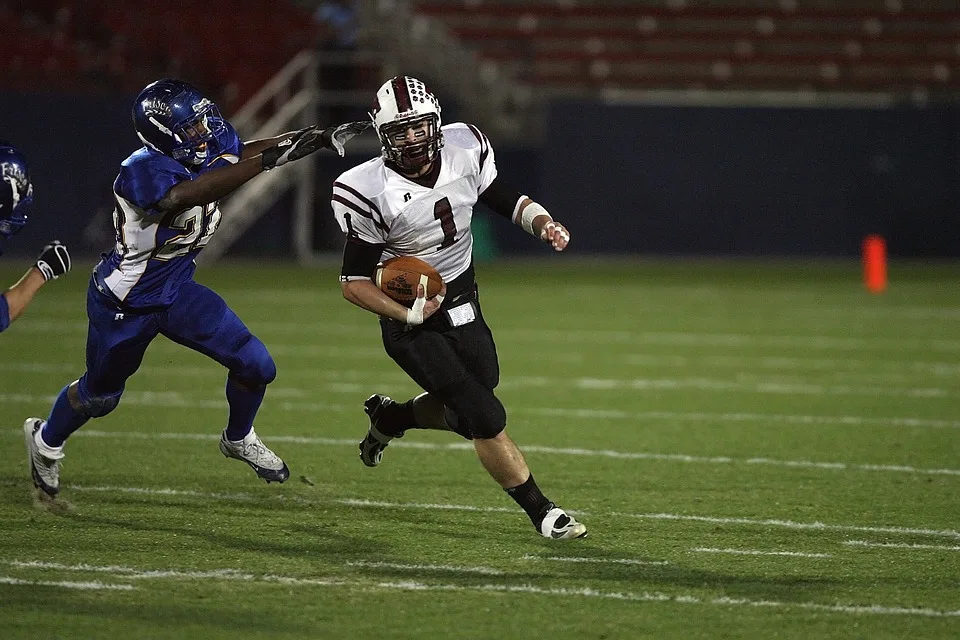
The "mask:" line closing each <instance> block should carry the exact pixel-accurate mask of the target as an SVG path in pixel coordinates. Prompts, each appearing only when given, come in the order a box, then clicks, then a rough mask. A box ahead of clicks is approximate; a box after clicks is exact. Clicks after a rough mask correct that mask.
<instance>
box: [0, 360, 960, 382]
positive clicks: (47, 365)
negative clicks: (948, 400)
mask: <svg viewBox="0 0 960 640" xmlns="http://www.w3.org/2000/svg"><path fill="white" fill-rule="evenodd" d="M576 360H577V361H578V362H584V361H585V358H583V357H578V358H576ZM620 360H621V361H622V362H624V363H625V364H627V365H632V366H646V367H670V368H688V367H690V368H692V367H697V368H700V367H708V368H712V369H716V368H724V369H735V370H736V371H737V372H740V373H743V372H751V371H756V372H770V371H776V372H783V371H791V372H797V373H800V372H810V373H822V374H831V373H845V374H855V375H857V376H861V377H862V376H870V375H876V376H880V377H887V378H889V379H892V380H910V379H912V378H915V377H916V376H915V374H917V373H923V374H929V375H932V376H938V377H946V376H957V375H960V365H958V364H956V363H954V362H935V361H914V360H900V359H896V360H863V359H854V358H804V357H789V356H746V355H729V356H717V355H693V356H683V355H676V354H660V353H629V354H624V355H621V356H620ZM82 367H83V364H82V362H79V361H77V362H35V361H18V362H5V363H4V369H5V370H7V371H17V372H21V373H64V374H71V373H78V369H81V368H82ZM220 370H221V369H220V368H219V365H217V364H216V363H214V362H212V361H211V362H210V363H209V364H207V365H206V366H204V365H172V364H168V365H151V364H144V365H142V366H141V367H140V369H139V370H138V371H140V372H142V373H149V374H150V375H160V376H170V377H183V376H207V375H210V374H211V373H212V372H216V371H220ZM283 374H284V375H285V376H303V377H310V378H313V379H335V380H343V379H344V378H353V379H355V380H356V381H358V382H373V381H375V382H381V381H391V382H393V381H400V380H406V379H407V377H406V375H405V374H403V373H401V372H396V373H393V372H390V371H378V372H377V375H376V377H375V378H374V379H373V380H371V376H370V371H369V370H358V369H344V368H339V367H338V368H335V369H329V370H326V369H322V368H318V367H290V366H284V367H283ZM535 377H538V376H535ZM521 378H529V376H519V375H516V376H505V377H504V379H515V380H518V379H521Z"/></svg>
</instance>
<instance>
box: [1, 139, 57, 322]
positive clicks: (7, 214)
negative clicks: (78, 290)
mask: <svg viewBox="0 0 960 640" xmlns="http://www.w3.org/2000/svg"><path fill="white" fill-rule="evenodd" d="M0 180H2V181H0V255H2V254H3V246H4V243H5V242H6V241H7V240H9V239H10V238H12V237H13V236H15V235H16V234H17V233H19V232H20V230H21V229H23V228H24V227H25V226H26V225H27V218H28V216H29V214H30V208H31V207H32V206H33V184H31V182H30V168H29V166H27V159H26V158H25V157H24V156H23V154H22V153H20V151H19V150H18V149H17V148H16V147H14V146H13V145H10V144H7V143H5V142H0ZM69 270H70V253H69V252H68V251H67V248H66V247H65V246H64V245H62V244H60V243H59V242H57V241H56V240H54V241H53V242H51V243H49V244H48V245H47V246H45V247H44V248H43V251H41V252H40V257H39V258H37V261H36V263H35V264H34V265H33V266H32V267H30V269H29V270H28V271H27V272H26V273H25V274H23V277H22V278H20V280H18V281H17V283H16V284H15V285H13V286H12V287H10V288H9V289H7V290H6V291H4V292H3V294H2V295H0V331H3V330H4V329H6V328H7V327H9V326H10V323H11V322H13V321H14V320H16V319H17V318H19V317H20V314H22V313H23V311H24V309H26V308H27V306H29V304H30V302H32V301H33V296H35V295H36V294H37V292H38V291H40V287H42V286H43V285H44V284H46V283H47V282H49V281H50V280H55V279H57V278H59V277H60V276H62V275H63V274H65V273H66V272H67V271H69Z"/></svg>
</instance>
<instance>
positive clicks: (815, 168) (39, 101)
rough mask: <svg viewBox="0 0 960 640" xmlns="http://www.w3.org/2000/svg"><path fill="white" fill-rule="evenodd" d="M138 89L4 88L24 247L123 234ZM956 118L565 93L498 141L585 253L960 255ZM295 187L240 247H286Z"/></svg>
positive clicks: (322, 244) (92, 246) (321, 242)
mask: <svg viewBox="0 0 960 640" xmlns="http://www.w3.org/2000/svg"><path fill="white" fill-rule="evenodd" d="M132 97H133V96H129V97H127V96H96V97H94V96H69V97H65V96H59V95H53V94H40V93H37V94H26V93H3V94H0V122H2V123H3V126H2V131H3V134H2V135H3V136H4V137H6V138H7V139H8V140H9V141H10V142H12V143H14V144H15V145H17V146H19V147H20V148H21V149H22V150H23V151H24V152H25V153H26V154H27V157H28V158H29V160H30V163H31V171H32V176H33V181H34V185H35V190H36V198H35V200H36V206H35V209H34V215H33V216H32V219H31V221H30V224H29V225H28V226H27V228H26V229H25V230H24V232H23V233H22V234H20V236H18V239H17V242H15V243H11V245H12V246H11V247H10V251H11V252H16V250H18V249H19V250H21V251H25V250H27V249H32V248H34V247H36V246H40V245H41V244H42V243H43V242H45V241H46V240H48V239H49V238H52V237H59V238H61V239H65V240H69V242H70V243H71V249H72V250H75V251H76V252H77V253H78V254H81V255H83V254H88V255H95V254H97V253H99V252H100V251H102V250H105V249H107V248H109V247H110V246H111V244H112V241H111V239H110V228H109V213H110V210H111V209H112V206H113V201H112V195H111V185H112V182H113V179H114V177H115V175H116V173H117V170H118V165H119V163H120V161H122V160H123V159H124V158H125V157H126V156H127V155H128V154H129V153H130V152H131V151H133V150H134V149H135V148H137V147H139V146H140V143H139V141H138V139H137V138H136V135H135V134H134V132H133V127H132V125H131V121H130V112H129V108H130V101H131V100H132ZM958 128H960V108H958V107H952V108H951V107H938V108H925V109H917V108H910V107H904V108H893V109H859V108H857V109H852V108H851V109H839V108H837V109H801V108H762V107H744V108H726V107H724V108H720V107H633V106H631V107H626V106H605V105H603V104H598V103H595V102H584V103H578V102H560V103H556V104H553V105H552V106H551V109H550V113H549V120H548V134H547V136H546V142H545V143H544V144H543V145H541V146H539V147H535V148H509V147H503V148H501V147H499V146H498V144H497V141H496V140H493V141H492V142H493V144H494V148H495V150H496V153H497V163H498V167H499V169H500V175H501V176H502V177H503V178H504V179H506V180H509V181H510V182H511V183H513V184H514V185H515V186H516V187H517V188H518V190H520V191H522V192H524V193H528V194H530V195H531V196H533V197H535V198H536V199H537V200H538V201H540V202H541V203H543V204H544V205H545V206H546V207H547V208H548V209H549V210H550V211H551V212H552V213H553V214H554V216H555V217H556V218H558V219H559V220H562V221H563V222H564V223H566V224H567V225H568V226H569V227H570V229H571V230H572V231H573V232H574V234H575V237H576V242H575V243H574V244H573V245H571V251H573V252H575V253H581V254H583V253H589V254H606V253H616V254H622V253H642V254H664V255H717V256H727V255H746V256H812V257H823V256H853V255H856V254H857V253H858V252H859V249H860V243H861V241H862V238H863V236H864V235H865V234H867V233H880V234H882V235H883V236H884V237H885V238H886V239H887V242H888V246H889V249H890V252H891V255H893V256H899V257H958V256H960V215H958V214H960V148H958ZM364 159H366V158H365V157H361V156H348V157H347V158H346V159H341V158H336V157H333V156H327V155H324V156H323V158H322V160H321V162H320V172H319V174H318V184H319V189H320V201H319V202H318V210H317V226H318V231H319V233H320V237H319V238H318V239H317V243H316V244H317V246H318V248H321V249H331V250H334V249H335V248H336V247H337V246H338V245H339V237H338V235H337V234H338V230H337V228H336V225H335V223H334V222H333V219H332V214H331V213H330V210H329V206H328V205H327V202H326V200H327V197H328V196H329V193H330V183H331V182H332V180H333V178H334V177H336V175H338V174H339V173H340V172H341V171H343V170H344V169H346V168H347V167H349V166H352V165H353V164H355V163H356V162H359V161H361V160H364ZM286 200H288V199H284V200H281V202H280V203H278V205H277V207H275V209H274V211H273V212H272V213H271V214H269V215H268V216H265V217H264V218H263V219H261V220H260V221H259V222H258V223H257V224H256V225H255V226H254V228H253V229H252V230H251V232H250V233H248V234H247V236H246V238H245V240H243V241H241V242H240V243H238V245H237V246H236V247H235V248H234V249H233V250H232V253H233V254H250V253H257V254H270V255H277V256H278V257H282V256H284V255H286V254H287V253H288V247H289V236H290V233H289V225H290V215H289V213H288V211H289V202H287V201H286ZM491 218H493V217H492V216H491ZM491 226H492V230H493V233H494V236H495V238H496V245H497V247H498V250H499V251H500V252H501V253H508V254H509V253H519V252H525V251H538V250H540V249H541V247H539V246H537V245H535V244H531V243H529V242H528V241H527V240H528V238H525V237H524V234H522V233H517V229H516V228H515V227H513V226H512V225H510V224H508V223H506V221H505V220H503V221H501V220H499V219H494V220H493V222H492V224H491ZM252 238H256V243H255V244H254V243H253V241H252ZM74 248H75V249H74Z"/></svg>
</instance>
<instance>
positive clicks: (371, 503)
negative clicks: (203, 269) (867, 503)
mask: <svg viewBox="0 0 960 640" xmlns="http://www.w3.org/2000/svg"><path fill="white" fill-rule="evenodd" d="M69 489H70V490H73V491H81V492H83V491H92V492H108V493H111V492H113V493H136V494H142V495H159V496H186V497H201V498H213V499H218V500H219V499H224V500H244V501H259V500H264V499H266V500H270V499H273V500H281V501H282V500H290V501H294V502H295V501H297V500H304V501H307V502H321V503H322V502H332V503H335V504H342V505H346V506H350V507H372V508H382V509H428V510H441V511H475V512H483V513H514V514H515V513H520V511H519V509H517V508H516V507H486V506H474V505H464V504H443V503H423V502H388V501H385V500H367V499H364V498H336V499H324V498H312V497H311V498H310V499H309V500H305V499H303V498H300V497H297V496H294V497H288V496H285V495H283V494H278V495H275V494H266V495H259V496H255V495H252V494H244V493H210V492H202V491H192V490H180V489H171V488H157V489H154V488H149V487H115V486H84V485H70V486H69ZM568 513H572V514H574V515H595V516H607V517H611V516H612V517H617V518H624V517H626V518H642V519H649V520H674V521H689V522H707V523H711V524H742V525H747V526H757V527H761V528H786V529H799V530H814V531H859V532H866V533H888V534H900V535H917V536H932V537H941V538H953V539H958V540H960V531H956V530H954V529H923V528H912V527H895V526H867V525H848V524H827V523H823V522H794V521H792V520H777V519H762V518H731V517H717V516H700V515H688V514H674V513H623V512H619V511H606V512H600V511H596V512H590V513H589V514H587V512H585V511H573V510H568Z"/></svg>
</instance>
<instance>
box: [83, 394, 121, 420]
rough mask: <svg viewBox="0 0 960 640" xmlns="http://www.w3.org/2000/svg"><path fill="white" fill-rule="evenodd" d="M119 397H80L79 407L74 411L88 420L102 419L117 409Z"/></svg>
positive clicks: (116, 395) (117, 395) (118, 395)
mask: <svg viewBox="0 0 960 640" xmlns="http://www.w3.org/2000/svg"><path fill="white" fill-rule="evenodd" d="M120 395H121V394H120V393H117V394H114V395H109V396H93V397H91V398H83V397H81V399H80V406H79V407H76V409H77V410H78V411H79V413H81V414H83V415H85V416H87V417H88V418H102V417H103V416H105V415H107V414H108V413H110V412H111V411H113V410H114V409H116V408H117V405H118V404H120Z"/></svg>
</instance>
